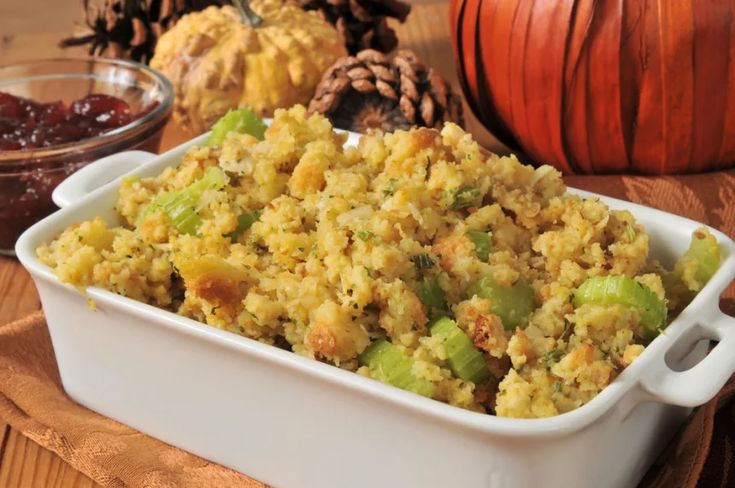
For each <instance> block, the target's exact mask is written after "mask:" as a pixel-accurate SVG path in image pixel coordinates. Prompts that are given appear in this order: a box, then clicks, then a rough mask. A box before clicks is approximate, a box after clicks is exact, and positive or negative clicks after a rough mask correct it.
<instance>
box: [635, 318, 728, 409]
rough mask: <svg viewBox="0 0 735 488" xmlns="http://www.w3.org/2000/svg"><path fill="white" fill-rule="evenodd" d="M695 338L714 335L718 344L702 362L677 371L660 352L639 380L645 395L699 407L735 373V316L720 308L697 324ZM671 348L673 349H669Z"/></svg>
mask: <svg viewBox="0 0 735 488" xmlns="http://www.w3.org/2000/svg"><path fill="white" fill-rule="evenodd" d="M697 329H698V331H699V332H698V336H699V337H695V338H694V340H695V341H696V340H701V339H711V340H715V341H718V343H717V345H715V347H714V348H713V349H712V350H711V351H710V352H709V354H708V355H707V356H706V357H705V358H704V359H702V360H701V361H700V362H699V363H697V364H695V365H694V366H693V367H691V368H690V369H687V370H685V371H674V370H672V369H671V368H670V367H669V366H668V365H667V364H666V359H665V358H666V355H661V356H659V359H658V360H657V362H654V363H652V364H651V365H650V367H649V368H647V371H646V373H645V375H644V376H643V377H642V378H641V380H640V385H641V387H642V388H643V390H644V391H645V393H646V395H645V396H646V397H647V398H646V399H647V400H652V401H657V402H661V403H666V404H669V405H677V406H680V407H696V406H699V405H702V404H704V403H707V402H708V401H710V400H711V399H712V398H713V397H714V396H715V395H716V394H717V392H718V391H720V389H722V387H723V386H725V383H727V380H729V379H730V377H731V376H732V375H733V373H735V317H730V316H729V315H726V314H724V313H723V312H722V311H720V310H718V311H717V313H716V315H714V317H713V318H712V320H709V321H702V323H700V325H699V326H698V327H697ZM669 352H670V351H669Z"/></svg>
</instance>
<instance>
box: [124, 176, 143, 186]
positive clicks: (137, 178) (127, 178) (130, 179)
mask: <svg viewBox="0 0 735 488" xmlns="http://www.w3.org/2000/svg"><path fill="white" fill-rule="evenodd" d="M121 181H122V184H123V185H133V184H135V183H136V182H138V181H140V176H138V175H130V176H124V177H123V178H122V180H121Z"/></svg>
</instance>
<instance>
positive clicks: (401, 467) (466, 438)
mask: <svg viewBox="0 0 735 488" xmlns="http://www.w3.org/2000/svg"><path fill="white" fill-rule="evenodd" d="M202 137H206V136H202ZM202 141H203V139H201V138H198V139H195V140H193V141H191V142H189V143H187V144H184V145H182V146H180V147H178V148H176V149H174V150H172V151H169V152H167V153H165V154H163V155H161V156H159V157H156V156H153V155H150V154H147V153H143V152H128V153H121V154H118V155H115V156H110V157H108V158H105V159H103V160H100V161H98V162H97V163H95V164H93V165H90V166H88V167H87V168H85V169H83V170H81V171H80V172H79V173H77V174H76V175H75V176H74V177H72V178H70V179H68V180H67V181H66V182H64V184H62V185H60V186H59V187H58V189H57V190H56V192H55V194H54V201H55V202H56V203H57V204H59V205H60V206H61V207H63V209H62V210H61V211H59V212H57V213H55V214H54V215H52V216H50V217H48V218H47V219H45V220H44V221H42V222H40V223H39V224H37V225H36V226H34V227H32V228H31V229H30V230H28V231H27V232H26V233H25V234H24V235H23V236H22V237H21V239H20V240H19V241H18V244H17V246H16V252H17V254H18V256H19V258H20V260H21V262H22V263H23V264H24V265H25V266H26V268H28V270H29V271H30V272H31V274H32V275H33V277H34V279H35V281H36V283H37V286H38V288H39V293H40V294H41V299H42V302H43V305H44V308H45V310H46V313H47V316H48V322H49V330H50V333H51V338H52V341H53V344H54V349H55V351H56V355H57V359H58V363H59V370H60V373H61V378H62V382H63V384H64V387H65V389H66V391H67V392H68V393H69V395H70V396H71V397H72V398H74V399H75V400H77V401H78V402H80V403H81V404H83V405H85V406H87V407H89V408H91V409H93V410H96V411H98V412H100V413H102V414H104V415H107V416H109V417H111V418H114V419H116V420H118V421H121V422H123V423H126V424H128V425H130V426H132V427H135V428H137V429H139V430H141V431H143V432H146V433H148V434H150V435H153V436H154V437H157V438H159V439H161V440H163V441H166V442H169V443H171V444H174V445H176V446H179V447H181V448H184V449H186V450H189V451H191V452H193V453H195V454H198V455H200V456H203V457H205V458H208V459H211V460H213V461H216V462H219V463H221V464H224V465H226V466H229V467H232V468H234V469H237V470H239V471H242V472H244V473H247V474H248V475H250V476H253V477H255V478H257V479H260V480H262V481H265V482H267V483H271V484H274V485H277V486H374V485H376V484H378V485H380V486H419V485H420V486H493V487H523V486H537V485H538V486H541V485H542V484H543V485H546V486H572V487H585V486H591V485H592V484H595V485H598V486H605V487H623V486H632V485H634V484H635V483H636V482H637V481H638V480H639V479H640V477H641V476H642V474H643V473H644V472H645V470H646V469H647V467H648V465H649V464H650V462H651V461H652V460H653V458H654V457H655V456H656V455H657V453H658V451H659V450H660V448H661V447H662V446H663V445H664V444H665V443H666V442H667V441H668V438H669V436H670V434H671V433H672V432H673V430H674V429H675V428H676V427H677V426H678V424H679V423H680V422H681V421H683V420H684V418H685V417H686V415H687V414H688V412H689V410H688V408H689V407H692V406H695V405H698V404H701V403H704V402H706V401H707V400H709V399H710V398H711V397H712V396H714V394H715V393H716V392H717V391H718V390H719V389H720V388H721V387H722V385H723V384H724V383H725V381H726V380H727V379H728V378H729V377H730V375H731V374H732V373H733V371H734V370H735V325H734V324H735V319H732V318H729V317H726V316H725V315H723V314H722V312H720V311H719V309H718V307H717V302H718V298H719V294H720V293H721V292H722V290H723V289H724V288H725V286H726V285H727V284H728V283H729V282H730V281H731V279H732V277H733V276H734V275H735V243H733V242H732V240H730V239H729V238H728V237H727V236H725V235H724V234H722V233H720V232H717V231H714V230H712V232H713V234H714V235H715V236H716V237H717V239H718V240H719V242H720V246H721V251H722V256H723V261H722V264H721V266H720V269H719V270H718V271H717V273H716V274H715V275H714V276H713V277H712V279H711V280H710V281H709V283H708V284H707V286H706V287H705V288H704V289H703V290H702V291H701V292H700V293H699V295H698V296H697V297H696V298H695V299H694V301H692V303H691V304H690V305H689V307H687V309H685V310H684V312H682V314H681V315H680V316H679V317H678V318H677V319H676V320H675V321H674V322H672V324H671V325H669V327H668V328H667V329H666V331H665V333H664V334H662V335H660V336H659V337H658V338H657V339H656V340H654V341H653V342H652V343H651V344H650V345H649V346H648V348H647V350H646V351H645V352H644V353H643V354H642V355H641V356H640V357H639V358H638V359H637V360H636V361H635V362H634V363H633V364H632V365H631V366H630V367H628V368H627V369H626V370H625V371H624V372H623V373H622V374H621V375H620V376H619V377H618V379H616V380H615V381H614V382H613V383H612V384H611V385H610V386H608V387H607V388H606V389H605V390H604V391H603V392H602V393H600V394H599V395H598V396H597V397H595V398H594V399H593V400H592V401H590V402H589V403H588V404H587V405H585V406H583V407H581V408H579V409H577V410H574V411H572V412H569V413H566V414H563V415H560V416H557V417H552V418H546V419H535V420H518V419H509V418H498V417H492V416H488V415H483V414H478V413H473V412H469V411H464V410H461V409H458V408H456V407H451V406H449V405H446V404H442V403H439V402H436V401H433V400H428V399H425V398H422V397H419V396H417V395H413V394H411V393H408V392H405V391H401V390H398V389H396V388H393V387H390V386H387V385H384V384H381V383H378V382H376V381H372V380H369V379H367V378H363V377H360V376H359V375H355V374H352V373H349V372H346V371H342V370H340V369H338V368H334V367H331V366H328V365H325V364H321V363H318V362H315V361H312V360H308V359H305V358H302V357H299V356H296V355H294V354H292V353H289V352H286V351H282V350H278V349H276V348H274V347H271V346H267V345H263V344H261V343H258V342H255V341H252V340H249V339H245V338H243V337H239V336H235V335H233V334H230V333H228V332H225V331H222V330H218V329H214V328H212V327H210V326H206V325H204V324H201V323H198V322H196V321H193V320H190V319H187V318H184V317H182V316H179V315H175V314H173V313H169V312H166V311H163V310H159V309H156V308H154V307H151V306H149V305H145V304H143V303H139V302H136V301H133V300H130V299H127V298H124V297H121V296H118V295H115V294H113V293H110V292H107V291H104V290H101V289H97V288H89V289H88V290H87V295H88V297H89V298H91V299H92V300H94V302H95V303H96V305H97V310H95V311H92V310H90V309H89V308H88V306H87V300H86V297H85V296H83V295H82V294H80V293H79V291H78V290H76V289H75V288H74V287H71V286H65V285H61V284H60V283H59V282H58V281H57V279H56V278H55V277H54V276H53V274H52V273H51V270H50V269H48V268H47V267H46V266H44V265H42V264H41V263H39V262H38V260H37V259H36V258H35V249H36V247H37V246H38V245H39V244H41V243H42V242H45V241H49V240H51V239H52V238H53V237H54V236H56V235H57V234H58V233H60V232H61V231H62V230H63V229H64V228H66V227H67V226H68V225H70V224H72V223H74V222H79V221H82V220H87V219H91V218H93V217H95V216H98V215H99V216H101V217H102V218H103V219H106V220H107V221H108V222H109V223H115V221H116V219H117V217H116V215H115V212H114V210H113V204H114V201H115V198H116V192H117V188H118V185H119V178H117V179H114V181H112V182H110V183H107V182H108V181H109V180H110V179H113V178H114V177H115V176H117V175H121V174H122V173H126V172H128V171H130V170H131V169H132V171H131V172H130V173H128V174H130V175H137V176H141V177H144V176H152V175H155V174H157V173H159V172H160V171H161V170H162V169H163V168H165V167H167V166H173V165H177V164H178V163H179V161H180V158H181V156H182V155H183V153H184V151H185V150H186V148H187V147H188V146H190V145H192V144H196V143H198V142H202ZM350 142H351V143H354V142H355V136H354V135H353V136H352V137H351V140H350V141H349V142H348V143H350ZM141 163H144V164H142V166H141V167H139V168H136V169H133V168H134V167H135V166H136V165H138V164H141ZM98 187H99V188H98ZM95 188H98V189H96V190H95ZM88 193H89V194H88ZM578 193H583V192H578ZM585 195H589V194H585ZM602 200H603V201H605V202H606V203H607V204H609V205H610V206H611V207H613V208H618V209H628V210H630V211H632V212H633V213H634V214H635V215H636V216H637V218H638V221H639V222H640V223H641V224H642V225H643V226H644V227H645V228H646V230H647V232H648V233H649V234H650V236H651V239H652V242H653V243H654V245H653V248H652V253H653V255H655V256H656V257H657V258H659V259H661V260H662V261H663V262H664V263H665V264H669V265H670V264H671V263H672V262H673V260H674V257H675V256H678V255H680V254H681V253H682V252H683V251H684V250H685V248H686V247H687V245H688V243H689V236H690V234H691V232H692V231H693V230H694V229H695V228H697V227H698V226H699V224H697V223H695V222H692V221H689V220H686V219H682V218H679V217H675V216H673V215H669V214H665V213H662V212H658V211H655V210H652V209H647V208H644V207H640V206H637V205H633V204H630V203H626V202H621V201H618V200H613V199H607V198H602ZM707 339H714V340H717V341H719V344H718V345H717V346H716V347H714V348H713V349H712V350H711V351H710V353H709V355H707V357H706V358H704V359H702V358H703V357H704V356H705V355H706V353H707V343H706V341H705V340H707ZM700 360H701V361H700ZM698 361H700V362H698ZM697 362H698V363H697ZM695 363H697V364H696V365H695Z"/></svg>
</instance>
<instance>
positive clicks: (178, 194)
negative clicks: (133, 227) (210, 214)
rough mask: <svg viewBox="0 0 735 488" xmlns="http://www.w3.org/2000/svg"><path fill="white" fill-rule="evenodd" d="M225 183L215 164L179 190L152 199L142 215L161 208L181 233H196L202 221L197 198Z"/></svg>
mask: <svg viewBox="0 0 735 488" xmlns="http://www.w3.org/2000/svg"><path fill="white" fill-rule="evenodd" d="M226 184H227V176H226V175H225V174H224V172H223V171H222V170H221V169H219V168H218V167H216V166H212V167H210V168H207V171H206V172H205V173H204V176H202V177H201V178H200V179H198V180H197V181H195V182H194V183H192V184H190V185H189V186H187V187H186V188H182V189H181V190H179V191H175V192H169V193H164V194H162V195H159V196H157V197H156V198H154V199H153V201H152V202H151V204H150V205H148V208H147V209H146V210H145V212H144V213H143V214H142V217H144V216H146V215H148V214H150V213H151V212H155V211H158V210H163V213H164V214H165V215H166V217H168V219H169V220H170V221H171V224H172V225H173V226H174V227H175V228H176V230H178V231H179V232H180V233H182V234H196V231H197V229H198V228H199V225H200V224H201V223H202V221H201V218H200V217H199V214H198V213H197V211H196V210H197V206H198V204H199V198H200V197H201V196H202V193H204V191H206V190H209V189H215V190H219V189H222V188H223V187H224V186H225V185H226Z"/></svg>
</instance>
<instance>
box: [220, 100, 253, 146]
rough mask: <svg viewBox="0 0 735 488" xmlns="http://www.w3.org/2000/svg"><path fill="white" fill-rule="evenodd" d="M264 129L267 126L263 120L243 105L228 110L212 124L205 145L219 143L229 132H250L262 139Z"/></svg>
mask: <svg viewBox="0 0 735 488" xmlns="http://www.w3.org/2000/svg"><path fill="white" fill-rule="evenodd" d="M266 129H267V126H266V125H265V122H263V119H262V118H260V117H258V116H257V115H256V114H255V113H254V112H253V111H252V110H250V109H249V108H247V107H243V108H239V109H237V110H230V111H229V112H227V113H226V114H225V115H223V116H222V117H221V118H220V119H219V120H218V121H217V122H215V123H214V125H213V126H212V133H211V134H210V135H209V139H207V145H208V146H219V145H221V144H222V141H224V140H225V136H227V134H228V133H229V132H239V133H240V134H250V135H251V136H253V137H255V138H257V139H259V140H261V141H262V140H263V139H264V138H265V130H266Z"/></svg>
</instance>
